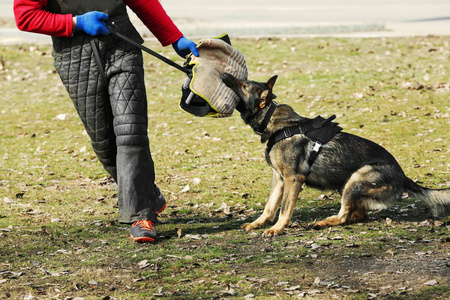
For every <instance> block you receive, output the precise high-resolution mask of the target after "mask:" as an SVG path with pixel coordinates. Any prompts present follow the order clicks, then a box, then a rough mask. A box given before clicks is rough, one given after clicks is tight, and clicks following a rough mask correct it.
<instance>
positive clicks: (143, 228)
mask: <svg viewBox="0 0 450 300" xmlns="http://www.w3.org/2000/svg"><path fill="white" fill-rule="evenodd" d="M153 225H155V224H154V223H153V222H152V221H148V220H141V221H136V222H134V223H133V225H131V228H130V235H131V238H132V239H133V240H134V241H135V242H138V243H153V242H155V240H156V238H157V236H156V231H155V228H154V227H153Z"/></svg>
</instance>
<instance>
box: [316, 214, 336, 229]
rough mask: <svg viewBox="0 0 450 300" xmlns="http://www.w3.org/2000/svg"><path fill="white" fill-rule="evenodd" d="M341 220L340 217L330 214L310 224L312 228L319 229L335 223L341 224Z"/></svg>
mask: <svg viewBox="0 0 450 300" xmlns="http://www.w3.org/2000/svg"><path fill="white" fill-rule="evenodd" d="M341 224H342V221H341V219H339V217H338V216H331V217H328V218H326V219H325V220H323V221H319V222H316V223H314V224H313V225H312V229H316V230H320V229H324V228H325V227H327V226H337V225H341Z"/></svg>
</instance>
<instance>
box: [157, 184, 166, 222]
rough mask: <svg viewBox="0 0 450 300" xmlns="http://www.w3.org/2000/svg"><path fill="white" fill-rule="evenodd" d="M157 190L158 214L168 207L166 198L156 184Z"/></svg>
mask: <svg viewBox="0 0 450 300" xmlns="http://www.w3.org/2000/svg"><path fill="white" fill-rule="evenodd" d="M155 191H156V197H157V198H156V205H155V212H156V214H157V215H159V214H160V213H162V212H163V210H164V209H166V204H167V201H166V198H165V197H164V195H163V194H162V193H161V191H160V190H159V188H158V187H157V186H156V185H155Z"/></svg>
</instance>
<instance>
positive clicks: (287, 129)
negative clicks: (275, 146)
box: [283, 127, 292, 138]
mask: <svg viewBox="0 0 450 300" xmlns="http://www.w3.org/2000/svg"><path fill="white" fill-rule="evenodd" d="M283 133H284V137H285V138H289V137H291V136H292V134H291V129H290V128H289V127H286V128H284V129H283Z"/></svg>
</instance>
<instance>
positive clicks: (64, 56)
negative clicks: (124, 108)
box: [53, 35, 117, 182]
mask: <svg viewBox="0 0 450 300" xmlns="http://www.w3.org/2000/svg"><path fill="white" fill-rule="evenodd" d="M90 39H91V37H88V36H85V35H77V36H75V37H74V38H72V39H68V38H54V39H53V40H54V48H55V51H54V53H53V55H54V58H55V69H56V71H57V72H58V74H59V76H60V77H61V80H62V82H63V84H64V86H65V87H66V89H67V92H68V93H69V97H70V98H71V99H72V102H73V104H74V106H75V109H76V110H77V113H78V115H79V117H80V119H81V121H82V123H83V125H84V127H85V129H86V132H87V134H88V135H89V138H90V140H91V144H92V148H93V150H94V152H95V154H96V155H97V157H98V159H99V161H100V162H101V163H102V165H103V167H104V169H105V170H106V171H107V172H108V173H109V174H110V175H111V176H112V177H113V179H114V180H115V181H116V182H117V170H116V156H117V148H116V137H115V134H114V128H113V115H112V111H111V105H110V102H109V94H108V90H107V87H106V86H105V85H104V84H103V82H102V80H101V77H100V75H99V69H98V67H97V64H96V62H95V58H94V57H93V55H92V47H91V44H90V43H89V40H90Z"/></svg>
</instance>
